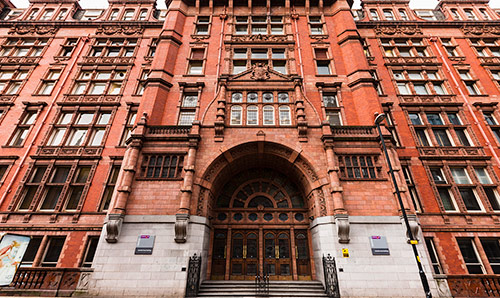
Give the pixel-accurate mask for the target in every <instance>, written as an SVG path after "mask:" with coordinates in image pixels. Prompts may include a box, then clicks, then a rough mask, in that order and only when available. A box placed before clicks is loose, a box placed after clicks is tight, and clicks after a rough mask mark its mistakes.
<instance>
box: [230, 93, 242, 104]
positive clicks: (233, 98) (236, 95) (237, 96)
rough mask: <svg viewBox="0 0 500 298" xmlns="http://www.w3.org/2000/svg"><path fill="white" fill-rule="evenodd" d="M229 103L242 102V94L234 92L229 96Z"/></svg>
mask: <svg viewBox="0 0 500 298" xmlns="http://www.w3.org/2000/svg"><path fill="white" fill-rule="evenodd" d="M231 102H243V94H241V93H240V92H235V93H233V95H232V96H231Z"/></svg>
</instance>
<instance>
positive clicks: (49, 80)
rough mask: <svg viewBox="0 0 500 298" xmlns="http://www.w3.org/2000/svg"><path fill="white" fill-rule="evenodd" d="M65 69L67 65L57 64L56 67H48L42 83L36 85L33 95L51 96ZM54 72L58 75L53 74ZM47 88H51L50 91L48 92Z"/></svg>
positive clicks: (41, 80)
mask: <svg viewBox="0 0 500 298" xmlns="http://www.w3.org/2000/svg"><path fill="white" fill-rule="evenodd" d="M64 69H65V65H57V66H55V67H51V68H48V69H47V70H46V71H45V74H44V75H43V76H42V79H40V83H39V84H38V86H37V87H36V89H35V92H34V93H33V94H32V96H51V95H52V93H53V92H54V89H55V87H56V85H57V83H58V82H59V79H60V78H61V74H62V73H63V72H64ZM52 74H56V77H54V76H52ZM50 84H51V85H50ZM50 86H52V87H50ZM47 88H50V91H49V92H48V93H46V92H47V91H46V90H47Z"/></svg>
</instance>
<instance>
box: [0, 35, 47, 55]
mask: <svg viewBox="0 0 500 298" xmlns="http://www.w3.org/2000/svg"><path fill="white" fill-rule="evenodd" d="M47 42H48V39H46V38H38V39H35V38H8V39H6V42H5V43H4V45H3V46H2V50H1V51H0V56H3V57H6V56H10V57H40V56H41V55H42V52H43V50H44V49H45V46H46V45H47Z"/></svg>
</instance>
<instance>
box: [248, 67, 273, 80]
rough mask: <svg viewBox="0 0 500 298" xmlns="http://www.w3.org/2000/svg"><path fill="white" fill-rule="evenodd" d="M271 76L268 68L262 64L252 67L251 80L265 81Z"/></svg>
mask: <svg viewBox="0 0 500 298" xmlns="http://www.w3.org/2000/svg"><path fill="white" fill-rule="evenodd" d="M270 77H271V75H270V74H269V66H268V65H266V64H264V63H256V64H253V65H252V76H251V77H250V78H252V80H256V81H266V80H269V78H270Z"/></svg>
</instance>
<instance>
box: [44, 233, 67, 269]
mask: <svg viewBox="0 0 500 298" xmlns="http://www.w3.org/2000/svg"><path fill="white" fill-rule="evenodd" d="M67 238H68V237H67V236H66V235H57V236H48V237H47V240H46V241H45V245H44V247H43V256H42V258H41V260H40V263H39V266H40V267H57V264H58V263H59V261H60V260H61V255H63V251H64V248H65V244H66V241H67V240H68V239H67ZM54 239H64V241H63V243H62V246H61V251H60V252H59V255H58V257H57V262H56V263H53V262H50V263H49V262H47V261H45V259H46V258H47V254H48V253H49V250H51V249H50V248H51V245H52V241H54ZM44 240H45V239H44ZM42 241H43V240H42ZM41 248H42V247H39V248H38V249H41ZM47 265H50V266H47Z"/></svg>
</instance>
